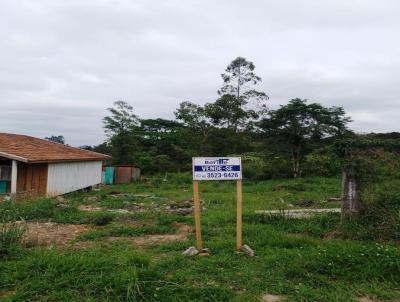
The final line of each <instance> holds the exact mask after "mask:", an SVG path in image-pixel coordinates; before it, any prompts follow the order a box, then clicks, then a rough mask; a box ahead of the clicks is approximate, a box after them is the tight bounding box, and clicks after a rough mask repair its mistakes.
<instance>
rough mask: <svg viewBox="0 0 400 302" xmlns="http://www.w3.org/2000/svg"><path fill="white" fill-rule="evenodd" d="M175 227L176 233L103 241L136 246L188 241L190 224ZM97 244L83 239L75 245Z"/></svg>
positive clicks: (111, 238) (103, 241) (82, 247)
mask: <svg viewBox="0 0 400 302" xmlns="http://www.w3.org/2000/svg"><path fill="white" fill-rule="evenodd" d="M175 227H176V228H177V232H176V233H175V234H152V235H144V236H140V237H107V238H104V240H102V243H114V242H124V243H128V244H132V245H133V246H135V247H147V246H150V245H154V244H163V243H169V242H181V241H186V240H187V239H188V237H189V234H191V233H192V231H193V230H192V228H191V227H190V226H188V225H186V224H183V223H176V224H175ZM95 246H96V242H93V241H81V242H77V243H76V244H75V245H74V248H78V249H88V248H93V247H95Z"/></svg>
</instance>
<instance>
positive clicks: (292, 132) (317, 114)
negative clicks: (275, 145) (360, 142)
mask: <svg viewBox="0 0 400 302" xmlns="http://www.w3.org/2000/svg"><path fill="white" fill-rule="evenodd" d="M348 122H350V118H349V117H346V115H345V112H344V109H343V108H342V107H330V108H327V107H324V106H322V105H321V104H318V103H311V104H307V100H302V99H299V98H297V99H292V100H291V101H290V102H289V104H287V105H283V106H281V107H280V108H279V109H277V110H271V111H269V112H268V117H267V118H265V119H263V120H262V121H261V122H260V123H259V126H260V127H261V128H262V129H263V131H264V133H265V135H266V136H269V137H271V136H272V137H280V138H283V139H284V140H285V142H286V143H287V144H288V147H289V150H290V153H291V160H292V172H293V176H294V177H298V176H300V175H301V167H300V162H301V160H302V158H303V157H304V155H305V154H306V153H307V149H308V147H309V146H310V144H312V143H313V142H318V141H320V140H322V139H326V138H329V137H340V136H343V135H345V134H346V133H347V132H348V129H347V123H348Z"/></svg>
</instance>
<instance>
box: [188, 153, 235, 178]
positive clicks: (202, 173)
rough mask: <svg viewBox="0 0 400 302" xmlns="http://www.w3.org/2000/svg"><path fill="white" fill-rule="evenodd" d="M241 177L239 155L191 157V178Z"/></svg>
mask: <svg viewBox="0 0 400 302" xmlns="http://www.w3.org/2000/svg"><path fill="white" fill-rule="evenodd" d="M238 179H242V161H241V158H240V157H193V180H238Z"/></svg>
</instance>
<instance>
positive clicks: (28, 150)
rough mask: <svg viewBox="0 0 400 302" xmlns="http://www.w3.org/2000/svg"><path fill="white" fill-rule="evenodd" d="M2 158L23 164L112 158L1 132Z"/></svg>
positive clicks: (0, 147)
mask: <svg viewBox="0 0 400 302" xmlns="http://www.w3.org/2000/svg"><path fill="white" fill-rule="evenodd" d="M0 156H2V157H6V158H11V159H15V160H19V161H23V162H29V163H40V162H42V163H43V162H59V161H87V160H106V159H110V158H111V157H110V156H108V155H104V154H101V153H97V152H92V151H88V150H82V149H79V148H74V147H70V146H66V145H63V144H59V143H54V142H50V141H47V140H44V139H40V138H35V137H32V136H27V135H19V134H10V133H1V132H0Z"/></svg>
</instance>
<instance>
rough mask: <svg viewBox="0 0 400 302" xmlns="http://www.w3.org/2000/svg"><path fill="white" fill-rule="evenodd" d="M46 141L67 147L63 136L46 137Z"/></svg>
mask: <svg viewBox="0 0 400 302" xmlns="http://www.w3.org/2000/svg"><path fill="white" fill-rule="evenodd" d="M44 139H46V140H48V141H51V142H54V143H59V144H63V145H65V138H64V136H62V135H52V136H49V137H45V138H44Z"/></svg>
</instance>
